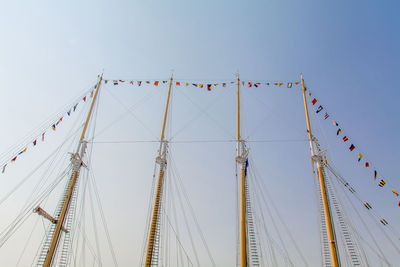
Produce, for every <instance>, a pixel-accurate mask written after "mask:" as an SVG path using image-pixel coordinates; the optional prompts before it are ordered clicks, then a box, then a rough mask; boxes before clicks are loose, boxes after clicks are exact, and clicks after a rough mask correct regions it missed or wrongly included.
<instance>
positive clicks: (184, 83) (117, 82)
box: [104, 80, 300, 91]
mask: <svg viewBox="0 0 400 267" xmlns="http://www.w3.org/2000/svg"><path fill="white" fill-rule="evenodd" d="M104 83H105V84H108V83H112V84H113V85H120V84H124V83H127V84H130V85H135V86H142V85H143V84H147V85H154V86H158V85H161V84H168V81H167V80H151V81H150V80H147V81H143V80H135V81H132V80H129V81H128V80H104ZM236 83H237V82H236V81H226V82H219V83H207V82H204V83H198V82H191V81H182V80H178V81H173V84H174V85H175V86H185V87H198V88H204V89H207V91H212V90H213V88H216V87H219V86H221V87H226V86H227V85H229V84H236ZM299 84H300V82H251V81H241V85H242V86H243V87H256V88H258V87H259V86H275V87H281V86H285V87H287V88H292V87H293V86H294V85H299Z"/></svg>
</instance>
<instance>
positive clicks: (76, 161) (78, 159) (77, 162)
mask: <svg viewBox="0 0 400 267" xmlns="http://www.w3.org/2000/svg"><path fill="white" fill-rule="evenodd" d="M102 80H103V74H101V76H100V77H99V81H98V83H97V86H96V93H95V95H94V97H93V100H92V104H91V106H90V109H89V113H88V115H87V118H86V121H85V125H84V127H83V130H82V134H81V137H80V139H79V144H78V148H77V150H76V152H75V154H73V155H72V159H71V161H72V165H73V173H72V175H71V179H70V180H69V184H68V189H67V193H66V194H65V197H64V200H63V205H62V208H61V212H60V215H59V216H58V219H57V224H56V227H55V230H54V233H53V236H52V239H51V243H50V247H49V250H48V251H47V255H46V259H45V261H44V264H43V266H44V267H50V266H51V265H52V262H53V258H54V254H55V252H56V249H57V245H58V241H59V240H60V233H61V231H62V230H63V224H64V220H65V216H66V215H67V213H68V209H69V206H70V202H71V198H72V193H73V192H74V189H75V185H76V182H77V180H78V177H79V171H80V169H81V167H82V165H84V163H83V161H82V158H83V156H84V155H85V151H86V146H87V141H85V140H84V139H85V134H86V130H87V127H88V125H89V122H90V119H91V117H92V112H93V107H94V104H95V102H96V99H97V95H98V93H99V90H100V85H101V81H102Z"/></svg>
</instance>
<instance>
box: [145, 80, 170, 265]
mask: <svg viewBox="0 0 400 267" xmlns="http://www.w3.org/2000/svg"><path fill="white" fill-rule="evenodd" d="M171 88H172V76H171V78H170V80H169V88H168V96H167V103H166V105H165V112H164V120H163V125H162V130H161V138H160V149H159V151H158V157H157V159H156V163H158V164H159V165H160V171H159V174H158V180H157V186H156V194H155V198H154V205H153V211H152V214H151V221H150V228H149V234H148V238H147V246H146V258H145V263H144V266H145V267H150V266H152V264H153V252H154V245H155V242H156V231H157V224H158V222H159V220H160V214H159V213H160V211H161V198H162V192H163V185H164V170H165V166H166V164H167V160H166V153H167V144H166V142H165V141H164V133H165V126H166V122H167V115H168V106H169V99H170V96H171Z"/></svg>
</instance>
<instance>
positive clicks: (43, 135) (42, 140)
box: [42, 132, 45, 141]
mask: <svg viewBox="0 0 400 267" xmlns="http://www.w3.org/2000/svg"><path fill="white" fill-rule="evenodd" d="M44 134H45V132H44V133H42V141H44Z"/></svg>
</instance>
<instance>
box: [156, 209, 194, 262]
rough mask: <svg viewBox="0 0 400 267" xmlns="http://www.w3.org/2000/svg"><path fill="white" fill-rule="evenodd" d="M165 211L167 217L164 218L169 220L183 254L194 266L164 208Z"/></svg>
mask: <svg viewBox="0 0 400 267" xmlns="http://www.w3.org/2000/svg"><path fill="white" fill-rule="evenodd" d="M163 210H164V215H165V216H164V217H165V218H166V219H167V222H168V224H169V226H170V227H171V229H172V231H173V232H174V234H175V239H176V241H177V242H178V244H179V246H180V247H181V248H182V250H183V252H184V253H185V255H186V257H187V258H188V260H189V261H190V264H191V265H192V266H193V262H192V261H191V260H190V257H189V255H188V254H187V252H186V250H185V248H184V247H183V245H182V243H181V241H180V240H179V237H178V235H177V233H176V231H175V229H174V227H173V226H172V223H171V221H170V219H169V217H168V214H167V213H166V211H165V209H164V208H163Z"/></svg>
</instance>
